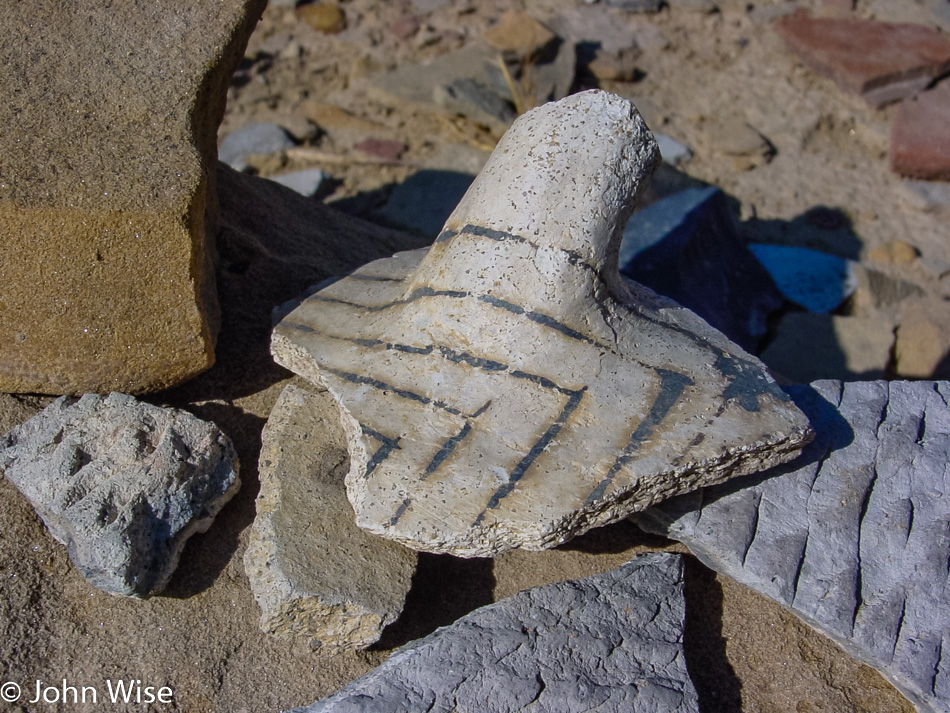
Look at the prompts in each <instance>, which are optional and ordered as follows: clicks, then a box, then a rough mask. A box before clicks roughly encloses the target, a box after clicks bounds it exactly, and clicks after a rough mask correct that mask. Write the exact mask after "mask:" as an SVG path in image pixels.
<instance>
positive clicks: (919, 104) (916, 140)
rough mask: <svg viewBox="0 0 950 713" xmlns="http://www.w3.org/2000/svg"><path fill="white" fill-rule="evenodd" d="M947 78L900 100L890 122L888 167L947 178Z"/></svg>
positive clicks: (936, 178)
mask: <svg viewBox="0 0 950 713" xmlns="http://www.w3.org/2000/svg"><path fill="white" fill-rule="evenodd" d="M948 114H950V81H943V82H941V83H940V84H938V85H937V86H936V87H934V88H933V89H931V90H930V91H927V92H922V93H921V94H919V95H918V96H916V97H914V98H913V99H910V100H908V101H906V102H903V103H902V104H901V105H900V106H899V107H897V111H896V112H895V114H894V121H893V123H892V124H891V168H892V169H893V170H894V171H896V172H897V173H899V174H901V175H902V176H910V177H912V178H923V179H927V180H930V181H950V122H948V121H947V116H948Z"/></svg>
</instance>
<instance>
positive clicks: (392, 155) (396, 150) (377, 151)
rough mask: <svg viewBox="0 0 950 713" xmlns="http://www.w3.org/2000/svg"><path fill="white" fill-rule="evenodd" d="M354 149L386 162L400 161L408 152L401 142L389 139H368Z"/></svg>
mask: <svg viewBox="0 0 950 713" xmlns="http://www.w3.org/2000/svg"><path fill="white" fill-rule="evenodd" d="M354 148H357V149H359V150H360V151H362V152H363V153H365V154H367V155H369V156H373V157H375V158H381V159H383V160H384V161H398V160H399V158H400V157H401V156H402V154H403V152H404V151H405V150H406V145H405V144H404V143H402V142H400V141H391V140H389V139H366V140H365V141H360V142H359V143H358V144H356V146H355V147H354Z"/></svg>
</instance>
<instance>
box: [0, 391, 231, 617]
mask: <svg viewBox="0 0 950 713" xmlns="http://www.w3.org/2000/svg"><path fill="white" fill-rule="evenodd" d="M0 472H2V473H3V474H4V475H5V476H6V477H7V479H8V480H9V481H10V482H12V483H13V484H14V485H15V486H16V487H17V489H18V490H19V491H20V492H21V493H22V494H23V495H24V496H25V497H26V498H27V500H29V501H30V504H31V505H33V508H34V509H35V510H36V512H37V514H38V515H39V516H40V517H41V518H43V522H44V523H45V524H46V527H47V528H49V531H50V533H51V534H52V535H53V537H55V538H56V539H57V540H58V541H59V542H61V543H63V544H64V545H66V549H67V551H68V552H69V558H70V560H72V562H73V564H74V565H75V566H76V569H78V570H79V572H80V574H82V576H83V577H85V578H86V580H87V581H88V582H89V583H90V584H92V585H93V586H95V587H98V588H99V589H102V590H104V591H106V592H109V593H110V594H120V595H124V596H132V597H140V598H145V597H148V596H150V595H152V594H155V593H157V592H160V591H161V590H162V589H163V588H164V587H165V585H166V584H167V583H168V580H169V579H170V577H171V575H172V573H173V572H174V571H175V568H176V567H177V565H178V558H179V555H180V554H181V551H182V549H183V548H184V546H185V542H186V540H187V539H188V538H189V537H191V536H192V535H193V534H194V533H196V532H204V531H205V530H207V529H208V528H209V527H210V526H211V523H212V522H213V521H214V518H215V516H216V515H217V514H218V511H220V510H221V508H222V507H224V504H225V503H227V501H228V500H230V499H231V497H232V496H233V495H234V494H235V493H236V492H237V490H238V488H239V487H240V485H241V481H240V480H239V479H238V462H237V454H236V453H235V451H234V446H233V445H232V444H231V440H230V439H229V438H228V437H227V436H226V435H225V434H224V433H222V432H221V430H220V429H219V428H218V427H217V426H215V425H214V424H213V423H208V422H207V421H202V420H200V419H198V418H196V417H195V416H193V415H191V414H190V413H187V412H186V411H180V410H178V409H171V408H161V407H159V406H153V405H151V404H147V403H144V402H141V401H138V400H137V399H135V398H133V397H131V396H127V395H125V394H119V393H112V394H109V395H108V396H105V397H103V396H97V395H95V394H87V395H86V396H83V397H82V398H81V399H72V398H68V397H65V396H63V397H61V398H59V399H56V401H54V402H53V403H51V404H50V405H49V406H48V407H46V408H45V409H44V410H43V411H41V412H40V413H38V414H37V415H36V416H34V417H33V418H31V419H30V420H29V421H26V422H25V423H23V424H21V425H19V426H17V427H15V428H14V429H12V430H11V431H10V432H9V433H7V434H6V435H5V436H3V437H0Z"/></svg>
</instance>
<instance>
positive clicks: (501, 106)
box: [432, 77, 517, 131]
mask: <svg viewBox="0 0 950 713" xmlns="http://www.w3.org/2000/svg"><path fill="white" fill-rule="evenodd" d="M432 96H433V101H434V102H435V103H436V104H438V105H439V106H441V107H442V108H443V109H447V110H448V111H450V112H452V113H455V114H462V115H463V116H467V117H468V118H469V119H471V120H472V121H474V122H477V123H479V124H483V125H484V126H488V127H490V128H493V129H495V130H499V131H504V130H505V129H507V128H508V126H509V125H510V124H511V122H513V121H514V120H515V119H516V118H517V115H516V114H515V110H514V109H513V108H512V106H511V104H509V103H508V102H507V101H505V100H504V99H502V98H501V97H500V96H498V94H496V93H495V92H494V91H492V89H491V88H489V87H488V86H486V85H484V84H482V83H481V82H479V81H477V80H475V79H471V78H469V77H462V78H460V79H455V80H453V81H452V82H450V83H448V84H444V85H442V86H439V87H436V88H435V89H434V90H433V95H432Z"/></svg>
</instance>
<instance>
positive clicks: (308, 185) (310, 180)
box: [270, 168, 327, 197]
mask: <svg viewBox="0 0 950 713" xmlns="http://www.w3.org/2000/svg"><path fill="white" fill-rule="evenodd" d="M326 179H327V174H325V173H324V172H323V171H321V170H320V169H319V168H309V169H307V170H304V171H294V172H293V173H284V174H282V175H280V176H271V177H270V180H272V181H274V182H276V183H279V184H280V185H282V186H287V188H290V189H292V190H294V191H297V193H299V194H300V195H302V196H308V197H310V196H314V195H316V194H317V191H319V190H320V186H321V185H323V182H324V181H325V180H326Z"/></svg>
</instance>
